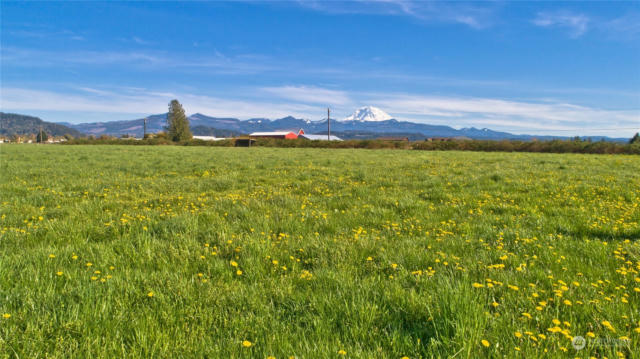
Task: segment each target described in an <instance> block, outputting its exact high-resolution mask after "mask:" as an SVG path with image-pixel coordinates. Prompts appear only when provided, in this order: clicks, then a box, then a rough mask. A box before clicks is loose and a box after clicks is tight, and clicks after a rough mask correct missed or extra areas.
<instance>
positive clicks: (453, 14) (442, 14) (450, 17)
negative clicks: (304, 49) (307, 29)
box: [296, 0, 498, 29]
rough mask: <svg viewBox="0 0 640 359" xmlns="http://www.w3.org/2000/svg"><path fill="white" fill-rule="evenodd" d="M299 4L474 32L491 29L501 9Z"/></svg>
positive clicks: (417, 0) (407, 0) (392, 1)
mask: <svg viewBox="0 0 640 359" xmlns="http://www.w3.org/2000/svg"><path fill="white" fill-rule="evenodd" d="M296 4H298V5H299V6H302V7H305V8H308V9H312V10H315V11H321V12H326V13H329V14H366V15H389V16H407V17H411V18H414V19H417V20H419V21H422V22H426V23H453V24H462V25H466V26H468V27H470V28H473V29H484V28H487V27H490V26H491V25H492V24H493V16H494V13H495V8H496V7H497V6H498V4H496V3H494V4H489V3H485V4H484V6H477V5H476V4H473V5H471V4H467V3H461V2H435V1H421V0H357V1H318V0H299V1H297V2H296Z"/></svg>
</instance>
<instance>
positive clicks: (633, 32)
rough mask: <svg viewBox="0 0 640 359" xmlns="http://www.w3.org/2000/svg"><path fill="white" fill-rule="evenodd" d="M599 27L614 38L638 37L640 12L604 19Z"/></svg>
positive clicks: (639, 32) (639, 33) (627, 38)
mask: <svg viewBox="0 0 640 359" xmlns="http://www.w3.org/2000/svg"><path fill="white" fill-rule="evenodd" d="M599 27H600V29H602V30H603V31H605V32H607V33H609V34H610V35H611V36H610V38H612V39H616V40H629V39H637V37H638V35H640V13H638V12H631V13H627V14H624V15H622V16H620V17H617V18H615V19H611V20H607V21H603V22H602V23H601V24H600V26H599Z"/></svg>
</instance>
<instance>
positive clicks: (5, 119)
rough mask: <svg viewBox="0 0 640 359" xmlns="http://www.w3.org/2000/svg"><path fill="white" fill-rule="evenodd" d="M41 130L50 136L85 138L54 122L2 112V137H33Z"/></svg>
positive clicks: (0, 116)
mask: <svg viewBox="0 0 640 359" xmlns="http://www.w3.org/2000/svg"><path fill="white" fill-rule="evenodd" d="M40 128H42V130H43V131H44V132H46V133H47V134H48V135H49V136H64V135H71V136H73V137H81V136H84V135H83V134H82V133H81V132H80V131H78V130H75V129H73V128H70V127H67V126H64V125H61V124H58V123H52V122H45V121H42V120H41V119H39V118H37V117H33V116H26V115H19V114H15V113H4V112H0V135H4V136H11V135H31V134H37V133H38V131H40Z"/></svg>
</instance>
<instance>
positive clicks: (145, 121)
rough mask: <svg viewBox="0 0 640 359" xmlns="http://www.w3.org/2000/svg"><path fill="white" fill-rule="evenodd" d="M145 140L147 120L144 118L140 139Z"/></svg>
mask: <svg viewBox="0 0 640 359" xmlns="http://www.w3.org/2000/svg"><path fill="white" fill-rule="evenodd" d="M145 138H147V118H146V117H145V118H144V132H143V134H142V139H143V140H144V139H145Z"/></svg>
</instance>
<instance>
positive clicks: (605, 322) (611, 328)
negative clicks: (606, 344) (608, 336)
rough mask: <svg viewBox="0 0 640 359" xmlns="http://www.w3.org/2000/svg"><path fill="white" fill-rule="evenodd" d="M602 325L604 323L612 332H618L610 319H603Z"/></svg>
mask: <svg viewBox="0 0 640 359" xmlns="http://www.w3.org/2000/svg"><path fill="white" fill-rule="evenodd" d="M602 325H604V326H605V327H606V328H607V329H609V330H610V331H612V332H614V333H615V332H616V329H615V328H614V327H613V325H611V323H610V322H609V321H608V320H603V321H602Z"/></svg>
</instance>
